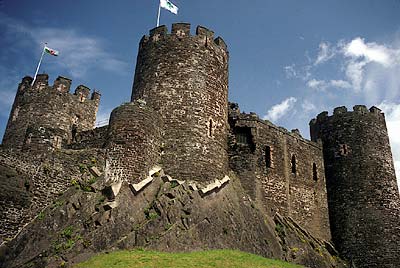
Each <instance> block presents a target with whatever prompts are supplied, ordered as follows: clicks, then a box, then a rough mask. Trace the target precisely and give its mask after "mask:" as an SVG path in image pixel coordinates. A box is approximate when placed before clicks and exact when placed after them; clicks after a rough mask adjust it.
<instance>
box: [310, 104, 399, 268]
mask: <svg viewBox="0 0 400 268" xmlns="http://www.w3.org/2000/svg"><path fill="white" fill-rule="evenodd" d="M353 109H354V111H347V109H346V107H338V108H336V109H335V110H334V114H333V115H332V116H328V112H323V113H321V114H319V115H318V117H317V119H313V120H312V121H311V122H310V129H311V138H312V140H314V141H316V140H318V139H321V140H322V142H323V148H324V160H325V169H326V178H327V190H328V202H329V213H330V220H331V226H332V238H333V242H334V243H335V245H336V247H337V248H338V250H339V252H340V253H341V254H343V256H344V257H345V258H347V259H349V260H352V261H353V262H354V263H355V265H356V267H360V268H363V267H365V268H366V267H368V268H375V267H376V268H377V267H380V268H382V267H383V268H385V267H391V268H394V267H400V259H399V256H400V226H399V222H400V197H399V191H398V188H397V183H396V177H395V171H394V167H393V160H392V154H391V150H390V145H389V138H388V134H387V130H386V123H385V117H384V114H383V113H381V111H380V110H379V109H378V108H376V107H372V108H371V109H370V110H369V111H368V110H367V108H366V107H365V106H361V105H357V106H354V108H353Z"/></svg>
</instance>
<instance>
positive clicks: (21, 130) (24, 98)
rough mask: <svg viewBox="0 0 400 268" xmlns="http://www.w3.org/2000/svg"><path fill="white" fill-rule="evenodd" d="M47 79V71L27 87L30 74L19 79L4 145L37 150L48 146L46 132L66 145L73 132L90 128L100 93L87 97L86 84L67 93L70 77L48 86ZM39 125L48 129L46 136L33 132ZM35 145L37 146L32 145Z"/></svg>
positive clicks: (40, 127)
mask: <svg viewBox="0 0 400 268" xmlns="http://www.w3.org/2000/svg"><path fill="white" fill-rule="evenodd" d="M48 80H49V76H48V74H39V75H37V77H36V80H35V82H34V85H33V86H31V84H32V81H33V78H32V77H29V76H26V77H24V78H23V79H22V82H21V83H20V84H19V87H18V91H17V94H16V97H15V100H14V104H13V106H12V109H11V113H10V117H9V120H8V123H7V127H6V131H5V133H4V137H3V145H4V146H6V147H13V148H16V149H22V147H25V148H27V147H29V148H30V149H34V150H36V149H38V150H37V151H40V150H42V149H41V148H44V147H45V146H47V145H49V143H48V142H47V141H46V140H48V139H49V137H47V136H46V135H48V133H50V132H51V133H57V135H55V134H54V135H55V136H58V137H62V144H68V143H69V142H71V141H72V140H73V138H74V133H75V132H76V131H85V130H89V129H93V127H94V123H95V121H96V113H97V109H98V105H99V101H100V96H101V95H100V93H99V92H93V94H92V96H91V98H90V99H88V97H89V94H90V89H89V88H88V87H86V86H83V85H80V86H78V87H77V89H76V90H75V93H74V94H71V93H70V92H69V90H70V87H71V82H72V81H71V79H69V78H66V77H63V76H59V77H57V79H55V81H54V84H53V85H51V86H49V83H48ZM28 128H29V129H30V130H29V131H28ZM43 128H44V129H51V131H46V135H44V134H43V135H42V134H41V133H40V132H38V131H36V130H37V129H43ZM27 131H28V132H29V133H28V132H27ZM60 133H63V135H61V134H60ZM26 135H29V136H26ZM49 135H50V134H49ZM51 135H53V134H51ZM40 139H42V141H41V142H39V140H40ZM26 143H28V145H29V146H27V144H26ZM57 144H61V143H57ZM36 145H38V148H34V147H35V146H36Z"/></svg>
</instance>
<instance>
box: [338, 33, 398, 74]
mask: <svg viewBox="0 0 400 268" xmlns="http://www.w3.org/2000/svg"><path fill="white" fill-rule="evenodd" d="M343 52H344V55H345V56H346V57H352V58H356V59H362V60H365V61H366V62H367V63H368V62H377V63H380V64H382V65H384V66H386V67H388V66H390V65H392V64H394V63H395V61H393V59H392V58H391V56H392V55H393V54H396V53H398V52H397V51H396V50H393V49H390V48H388V47H386V46H384V45H378V44H376V43H374V42H372V43H365V40H364V39H363V38H360V37H357V38H355V39H353V40H352V41H351V42H350V43H348V44H346V45H345V46H344V47H343Z"/></svg>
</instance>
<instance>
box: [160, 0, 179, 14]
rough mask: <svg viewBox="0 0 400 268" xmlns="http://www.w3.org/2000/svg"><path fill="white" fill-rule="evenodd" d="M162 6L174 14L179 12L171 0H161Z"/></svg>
mask: <svg viewBox="0 0 400 268" xmlns="http://www.w3.org/2000/svg"><path fill="white" fill-rule="evenodd" d="M160 6H161V7H162V8H165V9H166V10H168V11H171V12H172V13H174V14H178V7H177V6H175V5H174V4H172V3H171V2H170V1H169V0H160Z"/></svg>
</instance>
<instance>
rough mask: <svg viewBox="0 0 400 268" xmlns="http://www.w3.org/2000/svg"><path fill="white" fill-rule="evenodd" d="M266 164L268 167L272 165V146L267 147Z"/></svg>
mask: <svg viewBox="0 0 400 268" xmlns="http://www.w3.org/2000/svg"><path fill="white" fill-rule="evenodd" d="M265 165H266V167H267V168H270V167H271V147H269V146H267V147H265Z"/></svg>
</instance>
